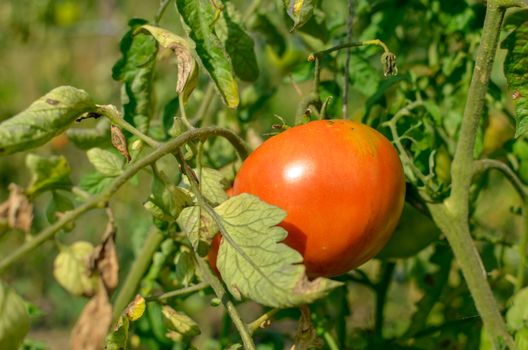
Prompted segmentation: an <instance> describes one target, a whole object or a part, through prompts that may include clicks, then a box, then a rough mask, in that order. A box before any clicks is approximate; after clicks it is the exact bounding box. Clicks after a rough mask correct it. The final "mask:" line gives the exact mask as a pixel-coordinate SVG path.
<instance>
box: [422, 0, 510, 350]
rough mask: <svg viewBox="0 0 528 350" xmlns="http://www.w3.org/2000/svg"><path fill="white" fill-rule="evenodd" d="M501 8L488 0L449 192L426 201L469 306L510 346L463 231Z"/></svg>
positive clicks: (481, 267) (497, 338) (497, 341)
mask: <svg viewBox="0 0 528 350" xmlns="http://www.w3.org/2000/svg"><path fill="white" fill-rule="evenodd" d="M504 12H505V10H504V9H503V8H501V7H500V6H499V5H498V4H497V1H494V0H489V1H488V3H487V10H486V17H485V20H484V27H483V30H482V37H481V41H480V45H479V49H478V53H477V57H476V61H475V68H474V71H473V76H472V80H471V85H470V88H469V92H468V98H467V101H466V107H465V110H464V117H463V120H462V125H461V128H460V134H459V140H458V143H457V146H456V150H455V155H454V158H453V163H452V166H451V178H452V187H451V195H450V197H449V198H448V199H447V200H446V201H445V202H444V204H443V205H441V204H440V205H437V204H428V206H429V209H430V210H431V215H432V217H433V218H434V219H435V222H436V223H437V224H438V226H439V228H440V229H441V230H442V232H443V233H444V234H445V236H446V237H447V239H448V241H449V244H450V245H451V248H452V249H453V253H454V255H455V258H456V260H457V263H458V265H459V266H460V268H461V270H462V273H463V275H464V278H465V280H466V283H467V285H468V288H469V290H470V292H471V295H472V296H473V299H474V301H475V306H476V308H477V310H478V312H479V314H480V315H481V317H482V321H483V323H484V326H485V327H486V330H487V332H488V335H489V336H490V339H491V341H492V342H493V344H495V346H497V347H498V346H499V344H500V343H505V344H506V345H507V346H509V347H510V348H511V349H515V348H516V347H515V344H514V342H513V339H512V337H511V336H510V334H509V333H508V331H507V329H506V325H505V323H504V320H503V318H502V316H501V314H500V311H499V308H498V306H497V303H496V300H495V298H494V296H493V292H492V291H491V288H490V285H489V283H488V281H487V279H486V271H485V269H484V265H483V264H482V260H481V259H480V255H479V253H478V250H477V248H476V247H475V243H474V242H473V240H472V238H471V235H470V232H469V223H468V218H469V189H470V185H471V179H472V175H473V172H474V162H473V152H474V146H475V139H476V135H477V130H478V126H479V123H480V118H481V116H482V113H483V110H484V104H485V98H486V93H487V89H488V83H489V80H490V74H491V69H492V67H493V61H494V58H495V54H496V50H497V46H498V40H499V34H500V29H501V25H502V21H503V18H504Z"/></svg>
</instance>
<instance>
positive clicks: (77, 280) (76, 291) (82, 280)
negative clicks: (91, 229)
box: [53, 241, 99, 297]
mask: <svg viewBox="0 0 528 350" xmlns="http://www.w3.org/2000/svg"><path fill="white" fill-rule="evenodd" d="M93 252H94V246H93V245H92V244H91V243H89V242H84V241H78V242H75V243H73V244H72V245H70V246H63V247H61V251H60V253H59V254H58V255H57V257H56V258H55V261H54V263H53V276H55V279H56V280H57V282H59V284H60V285H61V286H62V287H63V288H64V289H66V290H67V291H68V292H70V293H71V294H73V295H83V296H88V297H89V296H93V295H95V292H96V291H97V287H98V283H99V277H98V275H96V274H93V273H92V271H90V268H89V260H90V256H91V254H92V253H93Z"/></svg>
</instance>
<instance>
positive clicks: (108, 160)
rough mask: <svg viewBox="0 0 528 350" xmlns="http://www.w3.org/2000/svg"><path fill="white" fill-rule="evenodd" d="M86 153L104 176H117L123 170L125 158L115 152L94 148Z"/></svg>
mask: <svg viewBox="0 0 528 350" xmlns="http://www.w3.org/2000/svg"><path fill="white" fill-rule="evenodd" d="M86 155H87V156H88V160H89V161H90V163H92V165H93V166H94V167H95V169H96V170H97V171H98V172H99V173H101V174H102V175H104V176H109V177H115V176H119V175H121V173H122V172H123V166H124V164H125V162H124V159H123V158H122V157H119V156H118V155H117V154H115V153H113V152H110V151H107V150H104V149H101V148H92V149H90V150H88V152H86Z"/></svg>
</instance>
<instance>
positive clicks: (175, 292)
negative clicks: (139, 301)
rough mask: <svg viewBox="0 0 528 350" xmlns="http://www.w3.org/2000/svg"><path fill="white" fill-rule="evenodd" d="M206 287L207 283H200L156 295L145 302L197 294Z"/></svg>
mask: <svg viewBox="0 0 528 350" xmlns="http://www.w3.org/2000/svg"><path fill="white" fill-rule="evenodd" d="M207 287H209V283H206V282H200V283H197V284H195V285H192V286H189V287H185V288H180V289H176V290H173V291H171V292H166V293H163V294H160V295H156V296H150V297H146V298H145V300H146V301H161V300H165V299H170V298H174V297H178V296H181V295H185V294H190V293H194V292H198V291H200V290H203V289H205V288H207Z"/></svg>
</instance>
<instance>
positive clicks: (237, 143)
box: [0, 127, 249, 271]
mask: <svg viewBox="0 0 528 350" xmlns="http://www.w3.org/2000/svg"><path fill="white" fill-rule="evenodd" d="M212 136H221V137H224V138H225V139H227V140H228V141H229V142H230V143H231V144H232V145H233V147H234V148H235V150H236V151H237V152H238V154H239V156H240V157H241V158H242V159H244V158H246V157H247V156H248V154H249V149H248V148H247V146H246V145H245V143H244V141H243V140H242V139H241V138H240V137H238V135H237V134H235V133H234V132H233V131H231V130H229V129H224V128H218V127H206V128H200V129H194V130H189V131H187V132H185V133H183V134H181V135H180V136H178V137H176V138H175V139H173V140H171V141H169V142H167V143H164V144H161V145H160V146H159V147H158V148H157V149H155V150H154V151H153V152H151V153H150V154H148V155H147V156H145V157H144V158H142V159H140V160H139V161H137V162H136V163H133V164H131V165H130V167H129V168H127V169H126V170H125V171H124V172H123V173H122V174H121V175H120V176H118V177H117V178H116V179H115V180H114V181H113V182H112V183H111V184H110V185H109V186H108V187H107V188H106V189H105V190H103V191H102V192H101V193H99V194H97V195H95V196H94V197H92V198H91V199H89V200H88V201H87V202H86V203H84V204H83V205H81V206H79V207H77V208H75V209H73V210H72V211H69V212H67V213H65V214H64V216H62V217H61V218H60V219H59V220H58V221H57V222H55V224H53V225H51V226H49V227H47V228H45V229H44V230H42V231H41V232H40V233H38V234H37V235H36V236H35V237H34V238H33V239H32V240H31V241H27V242H25V243H24V244H23V245H22V246H20V247H19V248H18V249H17V250H15V251H14V252H13V253H11V254H10V255H8V256H7V257H5V258H4V259H2V260H0V271H2V270H4V269H5V268H7V267H8V266H10V265H11V264H13V263H14V262H16V261H18V260H19V259H21V258H22V257H24V256H25V255H26V254H28V253H29V252H31V251H33V250H34V249H36V248H37V247H39V246H40V245H41V244H42V243H44V242H46V241H47V240H49V239H50V238H53V237H54V236H55V234H56V233H57V232H59V231H60V230H61V229H62V228H63V227H64V226H66V225H67V224H68V223H70V222H71V221H74V220H75V219H76V218H77V217H79V216H80V215H82V214H83V213H85V212H87V211H88V210H91V209H94V208H104V207H105V204H106V203H107V202H108V201H109V200H110V198H111V197H112V195H113V194H114V193H116V192H117V191H118V190H119V189H120V188H121V186H123V185H124V184H125V183H126V182H127V181H128V180H129V179H130V178H131V177H133V176H134V175H135V174H136V173H137V172H139V171H140V170H141V169H143V168H144V167H147V166H149V165H151V164H153V163H155V162H156V161H157V160H158V159H160V158H161V157H163V156H165V155H167V154H171V153H173V152H174V151H176V150H177V149H179V148H180V147H182V146H183V145H184V144H186V143H187V142H189V141H191V140H196V139H205V138H208V137H212Z"/></svg>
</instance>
